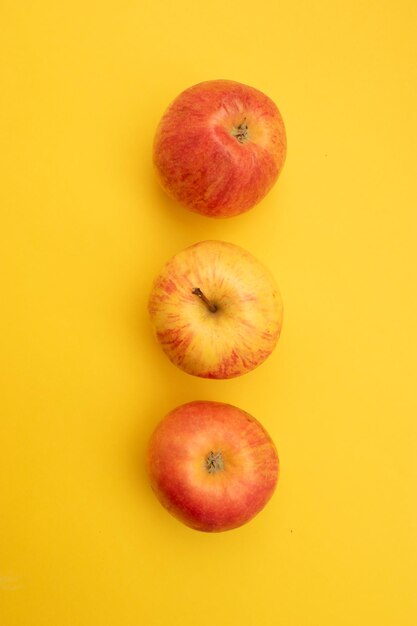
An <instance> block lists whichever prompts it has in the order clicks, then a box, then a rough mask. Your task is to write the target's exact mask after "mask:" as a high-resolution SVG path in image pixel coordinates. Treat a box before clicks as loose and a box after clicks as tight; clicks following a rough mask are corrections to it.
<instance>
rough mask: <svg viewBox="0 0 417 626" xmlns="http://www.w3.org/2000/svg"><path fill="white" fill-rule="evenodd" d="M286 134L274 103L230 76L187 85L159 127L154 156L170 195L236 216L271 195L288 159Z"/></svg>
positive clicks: (207, 211) (215, 213)
mask: <svg viewBox="0 0 417 626" xmlns="http://www.w3.org/2000/svg"><path fill="white" fill-rule="evenodd" d="M286 150H287V140H286V134H285V127H284V122H283V119H282V117H281V114H280V112H279V110H278V108H277V107H276V105H275V104H274V102H273V101H272V100H271V99H270V98H269V97H268V96H266V95H265V94H264V93H262V92H261V91H258V90H257V89H255V88H253V87H249V86H248V85H244V84H242V83H238V82H235V81H231V80H211V81H206V82H203V83H199V84H198V85H194V86H193V87H190V88H188V89H186V90H185V91H183V92H182V93H181V94H180V95H179V96H178V97H177V98H176V99H175V100H174V101H173V102H172V103H171V105H170V106H169V107H168V109H167V111H166V112H165V114H164V115H163V117H162V119H161V121H160V123H159V126H158V128H157V130H156V135H155V139H154V146H153V161H154V165H155V169H156V172H157V175H158V178H159V181H160V183H161V185H162V187H163V188H164V189H165V191H166V192H167V193H168V195H170V196H171V197H172V198H174V199H175V200H177V201H178V202H180V203H181V204H183V205H184V206H185V207H187V208H188V209H190V210H192V211H195V212H197V213H201V214H202V215H206V216H210V217H231V216H233V215H238V214H239V213H243V212H244V211H247V210H248V209H250V208H252V207H253V206H255V205H256V204H258V202H260V200H262V198H263V197H264V196H265V195H266V194H267V193H268V191H269V190H270V189H271V187H272V186H273V185H274V183H275V182H276V180H277V178H278V176H279V174H280V172H281V169H282V167H283V165H284V161H285V156H286Z"/></svg>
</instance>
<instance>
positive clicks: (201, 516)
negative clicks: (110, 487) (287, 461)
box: [147, 401, 279, 532]
mask: <svg viewBox="0 0 417 626" xmlns="http://www.w3.org/2000/svg"><path fill="white" fill-rule="evenodd" d="M147 467H148V474H149V478H150V482H151V486H152V489H153V490H154V492H155V494H156V496H157V497H158V499H159V501H160V502H161V504H162V505H163V506H164V507H165V508H166V509H167V510H168V511H169V512H170V513H171V514H172V515H174V517H176V518H177V519H179V520H180V521H182V522H184V524H186V525H187V526H191V528H195V529H196V530H202V531H207V532H219V531H223V530H231V529H232V528H237V527H238V526H242V524H245V523H246V522H248V521H249V520H250V519H252V518H253V517H254V516H255V515H256V514H257V513H258V512H259V511H260V510H261V509H263V507H264V506H265V504H266V503H267V502H268V500H269V499H270V498H271V496H272V494H273V492H274V489H275V486H276V483H277V480H278V470H279V461H278V454H277V451H276V448H275V445H274V443H273V441H272V440H271V437H270V436H269V435H268V433H267V432H266V430H265V429H264V428H263V426H262V425H261V424H260V423H259V422H258V421H257V420H256V419H255V418H254V417H252V416H251V415H249V414H248V413H246V412H245V411H242V410H241V409H238V408H237V407H234V406H231V405H230V404H223V403H220V402H208V401H206V402H204V401H201V402H190V403H188V404H184V405H182V406H180V407H177V408H176V409H174V410H173V411H171V412H170V413H169V414H168V415H167V416H166V417H165V418H164V419H163V420H162V422H160V424H159V425H158V426H157V428H156V430H155V431H154V433H153V435H152V437H151V440H150V443H149V448H148V454H147Z"/></svg>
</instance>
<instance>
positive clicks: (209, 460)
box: [206, 450, 224, 474]
mask: <svg viewBox="0 0 417 626" xmlns="http://www.w3.org/2000/svg"><path fill="white" fill-rule="evenodd" d="M206 469H207V471H208V473H209V474H217V472H221V471H222V470H224V461H223V455H222V453H221V452H213V450H212V451H211V452H210V454H208V455H207V457H206Z"/></svg>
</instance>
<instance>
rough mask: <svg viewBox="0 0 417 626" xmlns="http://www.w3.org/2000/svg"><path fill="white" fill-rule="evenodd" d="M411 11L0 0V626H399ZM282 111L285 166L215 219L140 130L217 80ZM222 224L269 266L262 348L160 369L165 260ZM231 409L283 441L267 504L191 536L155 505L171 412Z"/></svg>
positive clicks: (386, 5)
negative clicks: (277, 320)
mask: <svg viewBox="0 0 417 626" xmlns="http://www.w3.org/2000/svg"><path fill="white" fill-rule="evenodd" d="M416 26H417V14H416V4H415V2H414V1H413V0H397V1H396V2H381V1H377V0H367V1H365V2H364V1H363V0H353V1H352V2H341V1H338V0H337V1H336V2H335V1H334V0H325V1H320V2H318V1H317V2H290V1H289V0H287V1H286V2H277V1H275V0H260V1H259V2H255V3H250V2H247V1H246V0H241V1H240V2H237V1H236V0H231V2H224V1H223V0H213V1H211V2H204V3H202V2H198V1H196V0H177V1H176V2H168V1H166V0H164V1H163V2H157V1H155V2H151V1H150V0H136V1H134V0H118V1H116V0H112V1H105V0H104V1H103V0H102V1H100V2H98V1H97V0H92V1H89V2H86V1H85V0H82V1H81V0H74V1H72V2H56V1H52V0H49V1H48V0H35V1H34V2H28V1H25V0H21V1H18V0H2V2H1V4H0V29H1V36H0V59H1V61H0V62H1V71H0V146H1V150H0V165H1V170H0V171H1V185H0V210H1V229H0V257H1V259H0V268H1V269H0V273H1V299H2V302H1V308H0V316H1V340H0V343H1V351H0V359H1V361H0V381H1V382H0V385H1V417H0V419H1V422H0V428H1V431H0V447H1V451H0V481H1V515H0V525H1V532H0V543H1V547H0V551H1V552H0V623H1V625H2V626H116V625H117V626H137V625H141V626H142V625H143V626H168V625H173V626H213V624H216V625H217V626H241V625H242V624H244V625H245V626H278V625H282V626H373V625H375V626H376V625H377V626H415V624H416V623H417V606H416V595H415V577H416V574H417V546H416V537H417V529H416V522H417V512H416V499H415V494H416V486H417V480H416V478H417V477H416V461H415V458H416V445H415V443H416V439H417V432H416V414H417V411H416V409H417V406H416V399H415V386H416V384H415V377H416V369H417V364H416V355H417V336H416V334H417V333H416V318H417V302H416V266H417V263H416V262H417V253H416V230H417V229H416V226H417V218H416V215H417V214H416V206H417V204H416V203H417V193H416V169H415V166H416V133H417V98H416V93H417V90H416V72H415V68H416V61H417V54H416V53H417V49H416ZM219 77H224V78H232V79H235V80H239V81H241V82H246V83H248V84H250V85H253V86H255V87H258V88H259V89H262V90H263V91H265V92H266V93H268V95H270V96H271V97H272V98H273V99H274V100H275V101H276V102H277V104H278V106H279V107H280V109H281V112H282V114H283V117H284V119H285V122H286V126H287V131H288V146H289V147H288V158H287V162H286V165H285V168H284V171H283V174H282V177H281V179H280V181H279V183H278V185H277V186H276V187H275V188H274V190H273V191H272V192H271V193H270V194H269V196H268V197H267V198H266V199H265V200H264V201H263V202H262V204H261V205H259V206H258V207H257V208H256V209H254V210H253V211H252V212H249V213H247V214H245V215H243V216H240V217H236V218H233V219H232V220H229V221H210V220H209V219H207V218H203V217H200V216H198V215H193V214H191V213H188V212H186V211H185V210H184V209H182V208H180V207H178V206H176V205H175V204H174V203H173V202H172V201H170V200H169V199H168V198H167V197H166V196H165V195H164V194H163V192H162V191H160V190H159V188H158V186H157V183H156V181H155V178H154V175H153V172H152V167H151V160H150V151H151V143H152V137H153V133H154V129H155V126H156V124H157V121H158V119H159V117H160V115H161V114H162V112H163V110H164V108H165V106H166V105H167V104H168V102H169V101H170V100H171V99H172V98H173V97H175V96H176V95H177V94H178V93H179V92H180V91H181V90H182V89H184V88H186V87H188V86H189V85H192V84H194V83H196V82H199V81H201V80H206V79H210V78H219ZM207 238H218V239H226V240H230V241H232V242H234V243H236V244H239V245H241V246H243V247H246V248H247V249H249V250H250V251H251V252H252V253H253V254H254V255H256V256H257V257H258V258H259V259H260V260H262V261H263V262H264V263H265V264H266V265H267V266H268V267H269V268H270V269H271V271H272V272H273V273H274V275H275V276H276V279H277V281H278V284H279V286H280V289H281V291H282V295H283V298H284V304H285V314H284V318H285V319H284V328H283V334H282V338H281V340H280V343H279V346H278V348H277V350H276V352H275V353H274V354H273V356H271V357H270V359H269V360H268V361H267V362H265V364H264V365H262V366H261V367H260V368H259V369H258V370H256V371H255V372H252V373H251V374H248V375H246V376H245V377H244V378H241V379H235V380H232V381H221V382H216V381H204V380H199V379H194V378H192V377H189V376H187V375H186V374H184V373H182V372H180V371H178V370H176V369H175V368H174V367H173V366H172V365H171V364H170V363H169V362H168V360H167V359H166V357H165V356H164V355H163V354H162V352H161V351H160V350H159V348H158V346H157V345H156V343H155V341H154V339H153V337H152V334H151V330H150V327H149V325H148V321H147V315H146V301H147V297H148V291H149V288H150V284H151V281H152V279H153V277H154V275H155V274H156V272H157V271H159V269H160V267H161V265H162V264H163V262H164V261H165V260H166V259H167V258H168V257H170V256H171V255H172V254H174V253H175V252H177V251H178V250H180V249H181V248H183V247H185V246H187V245H189V244H191V243H193V242H195V241H198V240H201V239H207ZM195 399H213V400H219V401H225V402H230V403H232V404H236V405H238V406H240V407H242V408H243V409H245V410H247V411H248V412H250V413H252V414H253V415H254V416H255V417H257V418H258V419H259V420H261V421H262V422H263V424H264V425H265V426H266V427H267V429H268V430H269V432H270V433H271V435H272V436H273V438H274V440H275V441H276V443H277V446H278V449H279V452H280V457H281V466H282V474H281V481H280V484H279V488H278V490H277V492H276V494H275V496H274V498H273V500H272V501H271V502H270V504H269V506H268V507H267V508H266V509H265V511H264V512H263V513H262V514H261V515H260V516H259V517H258V518H257V519H256V520H254V521H253V522H252V523H250V524H248V525H247V526H245V527H243V528H241V529H239V530H236V531H232V532H230V533H224V534H221V535H206V534H202V533H198V532H195V531H192V530H189V529H188V528H186V527H185V526H182V525H181V524H180V523H178V522H176V520H174V519H173V518H171V517H170V516H169V515H168V514H167V513H166V512H165V511H164V510H163V509H162V508H161V507H160V505H159V504H158V502H157V501H156V499H155V498H154V496H153V494H152V493H151V491H150V489H149V487H148V483H147V480H146V477H145V473H144V469H143V457H144V452H145V448H146V443H147V440H148V437H149V435H150V433H151V431H152V430H153V428H154V426H155V425H156V423H157V422H158V421H159V419H160V418H161V417H162V416H163V415H164V414H165V413H166V412H167V411H168V410H170V409H171V408H173V407H175V406H176V405H178V404H180V403H182V402H186V401H189V400H195Z"/></svg>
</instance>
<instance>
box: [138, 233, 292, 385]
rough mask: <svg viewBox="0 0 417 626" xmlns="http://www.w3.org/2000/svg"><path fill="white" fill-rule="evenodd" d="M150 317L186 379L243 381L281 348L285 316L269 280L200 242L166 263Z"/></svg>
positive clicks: (228, 249)
mask: <svg viewBox="0 0 417 626" xmlns="http://www.w3.org/2000/svg"><path fill="white" fill-rule="evenodd" d="M196 288H199V289H201V290H202V292H203V293H204V295H205V296H206V298H207V299H208V300H209V301H210V302H211V303H212V304H214V305H215V306H216V307H217V310H216V311H215V312H212V311H210V310H209V309H208V307H207V305H206V304H205V303H204V302H203V301H202V299H201V298H200V297H198V296H197V295H196V294H195V293H194V291H195V289H196ZM148 309H149V315H150V319H151V322H152V324H153V327H154V330H155V334H156V337H157V339H158V341H159V343H160V344H161V346H162V349H163V350H164V352H165V354H166V355H167V356H168V358H169V359H170V360H171V362H172V363H173V364H174V365H176V366H177V367H179V368H180V369H182V370H183V371H185V372H187V373H188V374H192V375H194V376H200V377H202V378H215V379H219V378H233V377H235V376H241V375H242V374H245V373H246V372H250V371H251V370H253V369H254V368H255V367H257V366H258V365H260V364H261V363H262V362H263V361H264V360H265V359H266V358H267V357H268V356H269V355H270V354H271V352H272V351H273V349H274V348H275V346H276V343H277V341H278V338H279V336H280V332H281V326H282V316H283V305H282V299H281V296H280V293H279V291H278V287H277V285H276V283H275V280H274V278H273V277H272V275H271V274H270V272H269V271H268V270H267V269H266V268H265V267H264V266H263V265H262V264H261V263H260V262H259V261H258V260H257V259H255V257H253V256H252V255H251V254H250V253H249V252H247V251H246V250H244V249H243V248H240V247H239V246H236V245H234V244H231V243H228V242H225V241H201V242H199V243H196V244H194V245H192V246H190V247H189V248H186V249H185V250H183V251H182V252H179V253H178V254H176V255H175V256H174V257H173V258H172V259H171V260H170V261H168V262H167V263H166V265H165V266H164V268H163V269H162V271H161V273H160V274H159V275H158V277H157V278H156V279H155V281H154V284H153V287H152V290H151V295H150V298H149V303H148Z"/></svg>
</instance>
